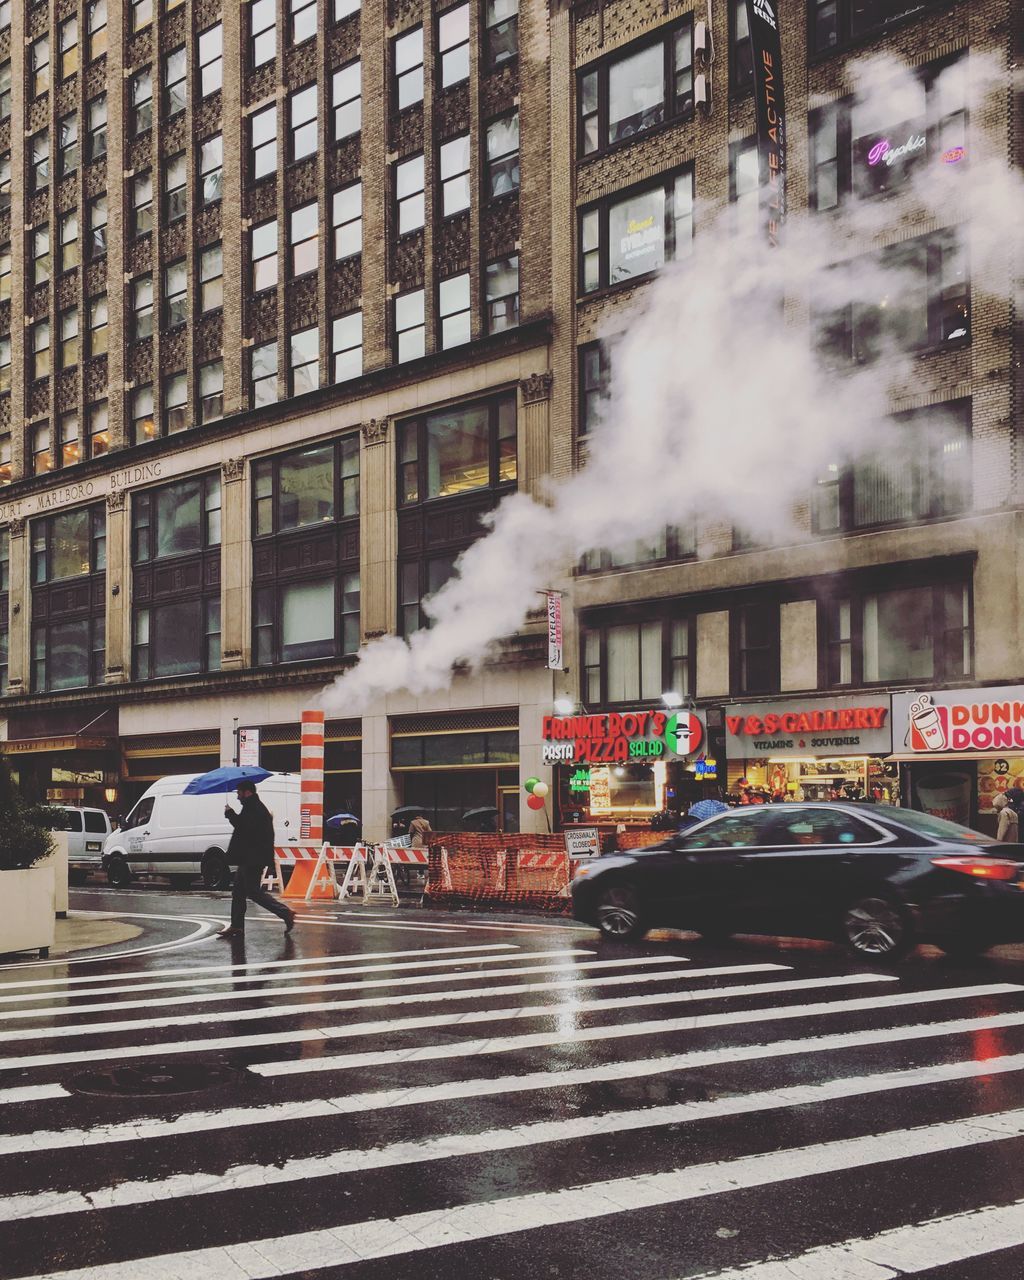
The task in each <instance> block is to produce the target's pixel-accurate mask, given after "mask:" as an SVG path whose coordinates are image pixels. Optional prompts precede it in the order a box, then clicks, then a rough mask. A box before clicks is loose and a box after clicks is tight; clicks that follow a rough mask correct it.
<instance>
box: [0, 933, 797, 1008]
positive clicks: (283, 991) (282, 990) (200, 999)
mask: <svg viewBox="0 0 1024 1280" xmlns="http://www.w3.org/2000/svg"><path fill="white" fill-rule="evenodd" d="M555 954H556V955H560V956H562V957H563V958H562V959H560V960H557V961H554V962H553V963H551V964H535V965H530V966H529V967H523V968H519V969H502V970H500V971H499V974H500V976H501V977H502V978H511V977H519V978H521V977H524V976H529V975H530V974H532V973H538V974H540V973H546V972H564V971H565V970H572V971H576V970H582V969H600V970H601V971H602V972H605V971H607V970H610V969H626V968H633V967H637V966H639V967H640V968H641V969H644V968H653V967H654V966H656V965H663V964H665V963H666V962H665V960H663V959H660V958H659V959H650V960H646V961H644V960H639V961H638V960H629V959H626V960H585V961H581V960H576V959H574V957H576V956H582V955H591V954H592V953H591V952H589V951H568V952H556V953H555ZM512 958H513V957H511V956H508V957H506V956H500V957H499V956H495V957H493V959H494V960H499V959H500V960H507V959H512ZM514 958H515V959H516V960H525V959H527V958H531V959H532V957H527V956H524V955H521V954H520V955H516V956H515V957H514ZM672 959H673V962H675V958H674V957H673V958H672ZM434 963H436V964H437V965H438V966H439V967H443V968H444V972H442V973H433V972H432V973H416V974H413V975H411V976H406V977H400V978H392V977H387V978H360V979H359V980H358V981H356V982H316V983H313V984H312V985H310V986H293V987H277V988H273V989H270V990H268V989H266V988H256V989H255V990H252V991H203V992H195V991H191V990H185V991H182V992H181V993H180V994H179V995H174V996H160V997H157V998H153V997H152V996H150V997H147V998H146V999H144V1000H109V1001H104V1002H102V1003H100V1004H73V1005H64V1006H62V1007H60V1008H52V1007H48V1008H35V1009H12V1010H2V1009H0V1023H9V1022H13V1021H15V1020H24V1019H29V1018H70V1017H73V1016H75V1015H76V1014H81V1013H107V1012H109V1011H111V1010H114V1009H116V1010H122V1009H156V1008H163V1007H167V1006H169V1005H176V1004H189V1005H194V1004H205V1003H217V1004H221V1003H223V1002H226V1001H232V1000H264V999H266V998H267V997H269V996H273V997H277V996H291V995H302V994H304V993H310V994H314V995H319V994H321V993H322V992H324V991H363V990H366V989H368V988H370V987H401V986H418V985H422V984H424V983H428V982H432V983H439V982H479V981H480V979H481V978H483V977H489V976H499V974H494V972H493V971H491V973H490V974H484V973H481V972H480V971H479V970H476V971H472V970H470V971H469V972H463V971H461V970H460V971H458V972H452V971H451V969H450V968H448V967H447V966H449V965H451V964H452V963H454V962H453V961H436V962H434ZM388 967H389V966H385V965H375V966H374V969H377V970H379V969H382V968H388ZM399 967H401V966H398V965H393V966H390V969H391V970H392V971H393V970H394V969H397V968H399ZM409 967H410V968H416V969H420V968H422V967H423V966H420V965H413V966H409ZM789 967H790V966H789V965H784V964H741V965H730V966H728V967H727V968H724V969H721V970H716V972H722V973H759V972H767V971H772V970H774V971H778V970H784V969H788V968H789ZM368 972H370V970H367V969H337V970H335V969H323V970H314V971H313V973H304V974H303V975H302V976H303V977H304V978H309V977H317V976H318V975H319V974H323V976H325V977H336V976H340V975H344V974H349V973H358V974H363V973H368ZM689 972H691V973H692V972H693V971H689ZM697 972H706V971H697ZM687 973H688V971H686V970H673V971H671V976H677V975H686V974H687ZM288 976H289V977H290V978H294V977H295V975H294V974H289V975H288ZM635 976H636V977H638V978H639V976H640V975H635ZM665 976H668V975H665ZM624 980H625V979H624ZM207 981H208V982H211V981H217V982H232V981H237V979H232V978H223V979H207ZM245 981H247V982H258V981H260V979H259V978H247V979H245ZM154 985H155V986H157V987H162V986H164V985H166V986H172V985H173V986H175V987H177V986H178V985H179V984H178V983H173V984H172V983H167V984H154ZM121 989H122V988H115V990H121ZM152 989H153V988H152V987H150V986H141V987H125V988H123V990H126V991H131V992H135V991H149V990H152ZM81 994H82V993H81V992H76V993H75V998H76V999H77V998H78V996H80V995H81ZM100 994H102V995H107V994H108V993H107V992H106V991H103V992H101V993H100ZM306 1007H308V1006H306ZM232 1016H233V1015H232Z"/></svg>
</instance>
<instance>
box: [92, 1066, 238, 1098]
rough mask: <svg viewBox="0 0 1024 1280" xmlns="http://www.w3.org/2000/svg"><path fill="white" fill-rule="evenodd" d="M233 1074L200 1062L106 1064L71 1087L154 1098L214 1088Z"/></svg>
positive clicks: (229, 1070)
mask: <svg viewBox="0 0 1024 1280" xmlns="http://www.w3.org/2000/svg"><path fill="white" fill-rule="evenodd" d="M233 1074H234V1072H233V1071H232V1070H231V1069H230V1068H229V1067H215V1066H214V1067H211V1066H205V1065H204V1064H203V1063H199V1062H160V1063H154V1064H152V1065H150V1066H145V1067H105V1068H104V1069H103V1070H102V1071H88V1072H86V1073H85V1074H84V1075H80V1076H76V1077H75V1078H74V1080H72V1081H71V1082H70V1087H71V1088H72V1089H74V1090H75V1092H76V1093H93V1094H114V1095H119V1096H123V1097H131V1098H152V1097H161V1096H163V1095H164V1094H175V1093H198V1092H200V1091H201V1090H203V1089H213V1088H215V1087H216V1086H217V1085H219V1084H224V1083H225V1081H227V1080H229V1079H230V1078H231V1077H232V1075H233Z"/></svg>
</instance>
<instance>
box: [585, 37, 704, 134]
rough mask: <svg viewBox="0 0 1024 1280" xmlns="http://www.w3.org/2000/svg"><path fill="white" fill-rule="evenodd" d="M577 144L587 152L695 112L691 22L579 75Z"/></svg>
mask: <svg viewBox="0 0 1024 1280" xmlns="http://www.w3.org/2000/svg"><path fill="white" fill-rule="evenodd" d="M578 101H579V149H580V154H581V155H585V156H586V155H591V154H592V153H593V152H595V151H600V150H602V149H603V148H605V147H611V146H614V145H615V144H616V143H617V142H624V141H626V140H627V139H629V138H633V137H635V136H636V135H637V134H640V133H644V132H645V131H646V130H648V129H653V128H654V127H655V126H656V125H659V124H663V123H664V122H665V121H666V120H679V119H686V118H688V117H690V116H691V115H692V114H693V26H692V23H691V20H690V19H687V20H686V21H685V22H684V23H682V24H676V25H673V26H672V27H670V28H669V29H668V30H667V31H665V32H664V33H663V34H661V35H659V36H658V38H657V40H655V41H653V42H650V43H647V44H644V45H643V46H641V47H640V48H639V49H637V48H633V47H631V49H630V50H629V51H628V52H626V53H616V54H614V55H613V56H612V57H610V58H607V59H605V60H604V61H603V62H601V63H599V64H598V65H597V66H596V67H594V68H593V69H591V70H588V71H585V72H583V73H582V74H581V75H580V77H579V90H578Z"/></svg>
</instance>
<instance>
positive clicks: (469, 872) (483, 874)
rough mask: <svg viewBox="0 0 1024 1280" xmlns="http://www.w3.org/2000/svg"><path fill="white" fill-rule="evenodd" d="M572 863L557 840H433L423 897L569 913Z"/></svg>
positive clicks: (528, 837)
mask: <svg viewBox="0 0 1024 1280" xmlns="http://www.w3.org/2000/svg"><path fill="white" fill-rule="evenodd" d="M572 873H573V863H572V860H571V859H570V857H569V855H568V854H567V853H566V851H565V840H564V838H563V837H562V836H561V835H557V834H555V835H529V834H523V835H511V834H503V833H501V832H498V833H494V834H484V835H473V834H467V833H463V832H459V833H455V834H452V835H445V836H438V837H437V838H436V839H435V841H434V843H432V844H431V846H430V868H429V872H428V874H427V882H426V886H425V888H424V894H425V896H426V897H427V898H428V899H430V900H431V901H433V902H437V903H454V902H467V903H476V904H481V903H492V904H498V903H500V904H503V905H506V906H509V905H511V906H515V905H517V904H521V905H527V904H528V905H530V906H533V907H541V908H544V909H547V910H552V911H561V912H564V913H566V914H567V913H568V912H569V910H570V902H569V881H570V880H571V879H572Z"/></svg>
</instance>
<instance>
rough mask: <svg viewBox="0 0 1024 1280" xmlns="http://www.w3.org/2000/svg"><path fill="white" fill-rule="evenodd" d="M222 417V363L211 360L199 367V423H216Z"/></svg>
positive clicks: (221, 361)
mask: <svg viewBox="0 0 1024 1280" xmlns="http://www.w3.org/2000/svg"><path fill="white" fill-rule="evenodd" d="M223 417H224V362H223V360H211V361H210V363H209V364H203V365H200V366H199V421H200V423H204V422H217V421H219V420H220V419H221V418H223Z"/></svg>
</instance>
